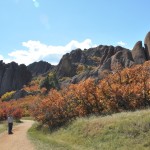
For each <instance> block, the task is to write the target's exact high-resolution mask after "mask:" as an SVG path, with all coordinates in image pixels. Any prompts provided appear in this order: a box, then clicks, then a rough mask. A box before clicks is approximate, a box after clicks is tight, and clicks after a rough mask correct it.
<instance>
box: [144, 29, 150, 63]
mask: <svg viewBox="0 0 150 150" xmlns="http://www.w3.org/2000/svg"><path fill="white" fill-rule="evenodd" d="M144 45H145V51H146V58H147V60H150V32H148V33H147V35H146V37H145V40H144Z"/></svg>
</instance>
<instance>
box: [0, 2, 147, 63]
mask: <svg viewBox="0 0 150 150" xmlns="http://www.w3.org/2000/svg"><path fill="white" fill-rule="evenodd" d="M149 8H150V1H149V0H1V1H0V59H3V60H4V62H6V63H8V62H11V61H16V62H17V63H19V64H21V63H25V64H27V65H28V64H30V63H32V62H34V61H39V60H46V61H48V62H50V63H52V64H57V63H58V62H59V60H60V58H61V56H62V55H63V54H65V53H67V52H70V51H71V50H72V49H75V48H77V47H80V48H82V49H84V48H90V47H94V46H96V45H100V44H102V45H114V46H116V45H122V46H124V47H127V48H130V49H132V48H133V46H134V44H135V43H136V42H137V41H138V40H142V41H144V38H145V35H146V34H147V32H148V31H150V9H149Z"/></svg>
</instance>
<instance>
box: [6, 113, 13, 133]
mask: <svg viewBox="0 0 150 150" xmlns="http://www.w3.org/2000/svg"><path fill="white" fill-rule="evenodd" d="M7 122H8V134H13V132H12V128H13V117H12V115H11V114H9V115H8V118H7Z"/></svg>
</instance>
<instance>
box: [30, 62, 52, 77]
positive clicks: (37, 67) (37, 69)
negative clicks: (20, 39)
mask: <svg viewBox="0 0 150 150" xmlns="http://www.w3.org/2000/svg"><path fill="white" fill-rule="evenodd" d="M53 68H54V66H52V65H51V64H49V63H48V62H45V61H39V62H34V63H32V64H30V65H29V66H28V70H29V71H30V72H31V73H32V76H33V77H34V76H38V75H41V74H44V73H46V72H48V71H50V70H51V69H53Z"/></svg>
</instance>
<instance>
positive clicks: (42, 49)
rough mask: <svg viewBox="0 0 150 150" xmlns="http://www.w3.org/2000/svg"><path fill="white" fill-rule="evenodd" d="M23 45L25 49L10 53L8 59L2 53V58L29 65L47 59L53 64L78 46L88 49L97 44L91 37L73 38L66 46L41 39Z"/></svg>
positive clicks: (6, 60)
mask: <svg viewBox="0 0 150 150" xmlns="http://www.w3.org/2000/svg"><path fill="white" fill-rule="evenodd" d="M22 46H23V47H24V48H25V49H21V50H14V51H13V52H11V53H9V54H8V56H9V57H8V58H7V59H5V58H4V57H3V56H1V55H0V58H2V59H3V60H4V62H6V63H8V62H11V61H15V62H17V63H18V64H22V63H23V64H26V65H28V64H30V63H33V62H35V61H39V60H44V59H47V60H49V62H50V63H51V64H57V63H58V61H59V59H60V58H61V56H62V55H63V54H65V53H67V52H70V51H71V50H73V49H76V48H81V49H85V48H86V49H88V48H90V47H94V46H95V45H93V44H92V41H91V40H90V39H86V40H84V41H83V42H78V41H75V40H72V41H71V42H69V43H68V44H66V45H65V46H52V45H46V44H43V43H41V42H40V41H32V40H30V41H27V42H23V43H22Z"/></svg>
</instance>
